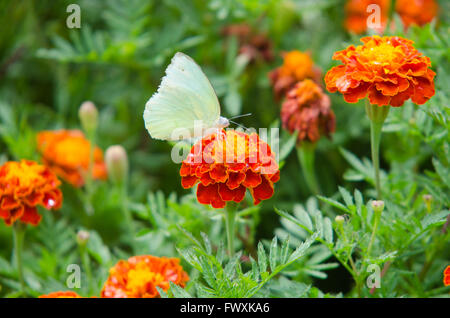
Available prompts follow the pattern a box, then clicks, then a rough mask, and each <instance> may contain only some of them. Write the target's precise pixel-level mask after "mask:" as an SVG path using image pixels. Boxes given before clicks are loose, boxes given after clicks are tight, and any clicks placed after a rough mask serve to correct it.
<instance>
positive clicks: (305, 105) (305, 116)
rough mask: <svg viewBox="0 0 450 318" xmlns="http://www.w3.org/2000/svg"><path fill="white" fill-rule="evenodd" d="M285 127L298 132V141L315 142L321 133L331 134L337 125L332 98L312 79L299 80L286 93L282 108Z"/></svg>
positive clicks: (291, 131)
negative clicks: (331, 103)
mask: <svg viewBox="0 0 450 318" xmlns="http://www.w3.org/2000/svg"><path fill="white" fill-rule="evenodd" d="M281 121H282V123H283V128H284V129H287V130H288V131H289V132H290V133H293V132H295V131H297V132H298V140H297V141H298V143H301V142H303V141H309V142H311V143H315V142H317V141H318V140H319V138H320V136H321V135H325V136H327V137H330V136H331V133H333V132H334V130H335V127H336V120H335V115H334V112H333V111H332V110H331V108H330V98H329V97H328V96H327V95H326V94H324V93H323V90H322V88H321V87H320V86H319V85H317V84H316V83H314V82H313V81H312V80H310V79H306V80H304V81H302V82H299V83H297V84H296V85H295V87H294V88H292V89H291V90H290V91H289V92H288V93H287V95H286V100H285V101H284V103H283V105H282V108H281Z"/></svg>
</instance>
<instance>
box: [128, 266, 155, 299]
mask: <svg viewBox="0 0 450 318" xmlns="http://www.w3.org/2000/svg"><path fill="white" fill-rule="evenodd" d="M162 282H164V277H163V276H162V275H161V274H160V273H155V272H152V271H151V270H150V269H149V268H148V266H147V264H145V263H139V264H137V266H136V268H135V269H131V270H130V271H129V272H128V281H127V290H128V291H129V292H130V293H132V294H139V295H141V294H144V293H145V292H147V289H148V284H149V283H150V284H152V285H153V286H155V287H156V286H159V285H160V284H161V283H162Z"/></svg>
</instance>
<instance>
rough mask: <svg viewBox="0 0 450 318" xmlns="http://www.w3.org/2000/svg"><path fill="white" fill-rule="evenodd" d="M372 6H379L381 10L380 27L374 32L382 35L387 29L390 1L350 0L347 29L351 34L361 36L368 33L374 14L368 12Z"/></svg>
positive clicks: (346, 17)
mask: <svg viewBox="0 0 450 318" xmlns="http://www.w3.org/2000/svg"><path fill="white" fill-rule="evenodd" d="M370 5H377V6H378V7H379V8H380V25H379V27H377V28H374V30H375V31H376V32H378V33H382V32H383V31H384V29H385V28H386V23H387V20H388V13H389V7H390V5H391V1H390V0H348V1H347V3H346V5H345V22H344V25H345V28H346V29H347V30H348V31H349V32H353V33H356V34H361V33H364V32H366V31H367V29H368V22H372V21H370V16H371V15H372V14H374V12H373V10H369V12H367V8H368V7H369V6H370Z"/></svg>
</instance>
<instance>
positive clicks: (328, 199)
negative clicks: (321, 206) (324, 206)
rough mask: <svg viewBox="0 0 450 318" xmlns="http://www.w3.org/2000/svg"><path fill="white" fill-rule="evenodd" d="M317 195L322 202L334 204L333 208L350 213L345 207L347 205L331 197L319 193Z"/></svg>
mask: <svg viewBox="0 0 450 318" xmlns="http://www.w3.org/2000/svg"><path fill="white" fill-rule="evenodd" d="M317 197H318V198H319V200H322V201H323V202H325V203H328V204H329V205H331V206H334V207H335V208H338V209H339V210H342V211H344V212H346V213H350V210H349V209H347V207H346V206H345V205H343V204H342V203H340V202H338V201H336V200H333V199H330V198H327V197H323V196H321V195H318V196H317Z"/></svg>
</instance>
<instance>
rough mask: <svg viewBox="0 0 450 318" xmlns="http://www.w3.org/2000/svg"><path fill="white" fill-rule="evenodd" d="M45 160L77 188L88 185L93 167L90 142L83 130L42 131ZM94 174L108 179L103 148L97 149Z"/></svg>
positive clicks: (39, 140)
mask: <svg viewBox="0 0 450 318" xmlns="http://www.w3.org/2000/svg"><path fill="white" fill-rule="evenodd" d="M37 142H38V150H39V152H40V153H41V155H42V161H43V162H44V163H45V164H46V165H47V166H48V167H50V169H51V170H52V171H54V172H55V173H56V174H57V175H58V176H60V177H61V178H62V179H64V180H65V181H67V182H68V183H70V184H71V185H73V186H75V187H81V186H82V185H83V184H84V180H85V177H86V175H87V173H88V170H89V158H90V151H91V150H90V143H89V140H87V139H86V138H85V137H84V134H83V133H82V132H81V131H80V130H56V131H42V132H40V133H39V134H38V136H37ZM93 159H94V164H93V167H92V177H93V178H94V179H105V178H106V176H107V174H106V167H105V163H104V161H103V153H102V151H101V150H100V148H98V147H95V148H94V158H93Z"/></svg>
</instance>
